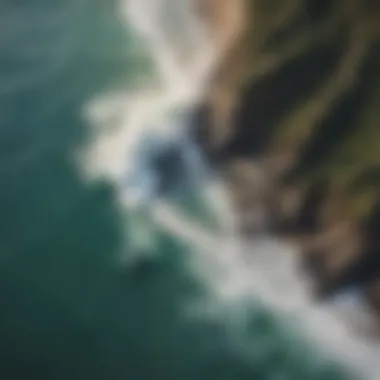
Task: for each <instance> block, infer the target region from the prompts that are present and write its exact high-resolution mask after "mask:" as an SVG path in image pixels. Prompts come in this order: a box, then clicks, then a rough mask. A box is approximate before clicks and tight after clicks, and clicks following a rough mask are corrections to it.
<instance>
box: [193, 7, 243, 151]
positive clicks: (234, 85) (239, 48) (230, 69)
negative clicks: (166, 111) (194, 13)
mask: <svg viewBox="0 0 380 380" xmlns="http://www.w3.org/2000/svg"><path fill="white" fill-rule="evenodd" d="M195 1H196V5H197V10H198V12H199V14H200V15H201V18H202V19H203V20H204V21H205V22H206V24H207V25H208V26H209V27H210V31H211V35H212V37H213V38H214V39H215V46H217V49H218V52H219V57H218V59H217V65H216V68H215V71H214V72H213V73H212V78H211V81H210V83H209V87H208V90H207V93H206V94H205V98H204V101H203V108H204V110H206V109H207V114H208V117H209V120H208V121H209V122H208V123H207V126H208V129H209V130H208V137H209V141H208V142H209V143H210V144H211V145H212V146H219V145H220V144H221V143H222V142H223V141H225V139H226V137H227V135H228V131H229V127H230V117H231V114H232V111H233V109H234V106H235V105H236V103H237V97H238V93H239V88H240V86H241V84H242V82H243V80H244V77H245V74H246V71H247V68H246V66H247V60H246V53H247V47H246V46H245V43H244V36H245V32H246V30H247V28H248V25H249V18H248V17H247V14H248V13H247V2H246V0H195Z"/></svg>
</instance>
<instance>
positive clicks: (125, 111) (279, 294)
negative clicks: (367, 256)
mask: <svg viewBox="0 0 380 380" xmlns="http://www.w3.org/2000/svg"><path fill="white" fill-rule="evenodd" d="M192 5H193V4H192V1H191V0H129V1H128V2H123V3H122V4H121V11H122V12H124V14H125V18H126V22H128V23H129V24H132V25H133V26H134V27H135V29H136V32H137V33H138V34H139V35H140V36H141V38H142V42H143V45H144V46H145V48H146V49H149V51H150V54H152V55H153V57H154V60H155V63H156V68H157V73H158V77H157V78H155V80H154V81H153V83H152V82H151V83H145V84H144V85H142V86H141V87H140V88H139V89H138V90H137V91H136V90H135V91H132V92H127V91H125V92H123V91H119V92H117V93H115V94H109V95H107V96H106V97H103V98H101V99H98V100H96V101H95V102H94V103H93V104H91V107H89V110H88V115H89V117H90V118H91V120H92V121H93V124H96V125H97V126H100V128H98V129H97V131H99V130H100V132H99V136H98V138H97V139H96V142H94V144H93V145H92V147H91V149H90V150H89V151H88V152H86V156H85V157H84V158H83V160H85V165H84V167H86V168H87V171H88V173H90V174H91V175H99V174H100V175H102V176H107V177H109V178H111V179H112V180H113V181H114V183H115V184H116V186H117V187H118V189H119V194H120V201H121V202H123V204H124V205H125V207H126V208H129V209H134V210H136V209H138V207H139V201H140V200H141V199H140V198H139V194H140V195H141V193H143V190H144V189H143V188H138V189H137V190H136V189H128V188H126V186H125V178H126V175H128V173H130V172H131V171H133V170H134V168H135V167H136V166H138V164H139V163H138V162H136V155H137V150H138V147H139V144H140V142H141V140H142V139H143V138H144V137H145V136H147V134H150V133H153V134H155V135H159V136H163V137H165V138H169V139H170V138H176V136H178V135H180V134H181V133H182V130H181V127H183V125H185V124H186V122H185V120H183V123H181V122H174V123H173V122H172V121H171V120H172V117H171V116H170V115H172V113H173V112H176V111H179V112H182V111H186V110H191V109H192V107H193V106H194V105H195V104H196V102H197V101H198V100H199V99H200V97H201V96H202V94H203V93H204V91H205V86H206V85H207V77H208V75H209V73H210V72H212V69H213V67H215V65H216V64H217V63H218V62H217V59H218V57H219V55H218V52H219V50H220V49H221V48H222V47H221V46H218V44H217V43H216V40H214V39H213V38H212V35H211V34H210V32H209V30H208V29H207V26H206V25H204V24H202V22H201V20H199V18H198V17H197V16H196V14H195V12H194V10H193V8H192ZM169 11H170V14H169ZM103 130H104V131H103ZM142 175H143V174H142ZM203 185H204V189H205V190H204V197H205V198H206V199H207V202H208V204H210V207H211V208H212V212H213V213H215V214H218V215H219V218H220V220H222V221H223V223H222V226H221V227H220V231H219V232H215V231H208V230H206V229H205V228H202V227H200V226H199V225H198V224H197V222H196V221H194V220H190V219H189V218H187V217H186V215H184V214H183V213H182V212H181V210H180V209H178V208H176V207H175V206H173V205H172V204H170V202H163V201H160V200H158V199H156V198H154V196H151V198H149V202H150V203H149V217H150V218H151V219H152V220H154V221H155V222H156V223H157V224H159V225H160V226H161V227H162V228H164V229H165V230H167V231H169V232H170V233H172V234H175V235H176V236H178V237H180V238H181V239H182V240H183V241H186V242H187V243H188V244H189V245H191V246H192V247H196V250H195V251H196V253H195V254H194V257H193V258H192V262H193V263H194V268H195V269H194V270H195V271H198V273H197V275H198V276H200V277H201V276H203V278H204V281H205V282H207V284H208V285H209V286H210V289H212V294H213V297H214V301H213V304H215V305H219V306H218V307H220V305H223V307H222V308H221V310H226V308H229V310H231V312H232V313H233V310H234V308H235V306H236V304H237V303H238V302H239V300H245V301H244V302H250V300H251V299H252V300H255V299H261V300H262V301H263V302H264V303H265V304H267V305H268V307H270V308H271V309H273V311H274V312H275V313H277V314H280V315H282V316H283V319H284V321H287V323H289V325H292V326H296V328H298V329H302V330H303V333H304V335H305V336H308V337H309V338H310V339H311V340H313V341H314V342H316V344H318V345H319V346H320V347H321V348H322V351H323V352H325V353H326V355H327V356H329V355H334V356H336V357H337V358H340V359H341V360H343V361H347V362H348V363H349V364H350V365H351V366H353V367H357V369H358V370H359V371H361V372H362V373H363V374H364V376H366V377H367V378H370V379H373V380H377V373H380V363H379V361H378V357H379V355H380V347H379V344H377V343H376V342H372V341H370V339H369V338H368V336H366V335H365V334H363V333H361V334H360V333H359V332H357V330H358V329H360V328H361V327H363V326H365V327H368V326H370V324H371V320H370V315H369V313H368V312H367V311H366V310H365V307H364V306H363V305H362V304H361V303H360V301H359V298H358V297H355V295H349V296H348V297H342V298H341V299H337V300H334V301H333V302H331V303H329V304H328V305H324V306H321V305H315V304H314V303H313V301H312V300H311V299H310V297H309V296H308V292H307V288H308V284H307V279H304V278H301V277H300V275H299V273H298V272H297V270H296V262H295V261H296V260H295V255H296V253H295V252H294V250H293V249H292V248H291V247H285V246H284V245H283V244H281V243H280V242H277V241H275V240H274V239H262V240H256V241H249V242H242V241H241V240H239V239H237V238H236V234H235V233H234V221H233V219H232V216H231V213H230V212H229V209H230V207H229V204H228V199H227V197H226V196H225V195H224V193H225V191H224V189H223V186H222V184H221V183H218V182H215V181H214V182H209V183H203ZM150 195H152V194H150ZM211 273H212V275H211ZM218 307H217V306H215V310H219V309H218ZM203 312H204V315H205V317H206V314H207V311H206V309H205V310H203ZM199 313H200V315H202V309H201V310H200V311H199V310H198V312H197V315H198V316H199ZM348 316H349V317H348ZM213 317H214V318H222V311H221V312H220V313H219V314H218V313H217V312H216V313H214V316H213ZM235 317H236V320H239V315H238V311H236V313H235ZM226 323H227V322H226ZM234 323H236V321H235V322H234ZM360 326H361V327H360ZM367 335H368V334H367ZM237 349H239V350H242V355H244V354H245V353H243V351H247V352H248V351H249V347H246V346H245V345H243V344H242V345H238V346H237Z"/></svg>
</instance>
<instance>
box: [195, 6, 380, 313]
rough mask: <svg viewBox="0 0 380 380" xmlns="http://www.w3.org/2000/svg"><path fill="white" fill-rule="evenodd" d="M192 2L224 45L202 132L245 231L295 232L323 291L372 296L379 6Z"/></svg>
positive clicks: (376, 265) (379, 266) (379, 262)
mask: <svg viewBox="0 0 380 380" xmlns="http://www.w3.org/2000/svg"><path fill="white" fill-rule="evenodd" d="M194 1H195V0H194ZM196 1H197V4H198V6H199V8H198V9H199V12H200V14H201V15H202V17H203V18H204V19H205V20H206V21H207V23H208V24H209V25H210V28H211V30H213V32H214V35H215V38H216V39H217V42H218V44H219V45H218V46H220V57H219V60H218V64H217V66H216V69H215V71H214V72H213V75H212V77H211V80H210V83H209V87H208V91H207V93H206V94H205V96H204V99H203V103H202V107H201V108H200V110H199V112H198V114H197V116H198V118H199V120H198V121H199V123H198V124H199V128H200V136H201V139H200V140H201V142H202V143H203V144H204V145H205V147H206V152H208V153H210V155H211V157H212V158H216V159H217V161H218V160H219V162H220V161H222V162H223V169H226V170H224V172H225V173H226V174H227V181H228V185H229V189H230V190H231V195H232V198H233V199H232V200H233V203H234V204H235V207H236V211H237V215H238V219H241V226H242V227H243V228H242V230H243V231H244V230H245V229H246V227H248V231H249V232H252V231H255V230H257V228H258V227H259V229H260V228H261V227H264V228H266V227H270V228H267V230H268V229H269V230H271V231H274V232H276V233H278V234H281V235H282V234H283V232H284V229H285V230H286V231H285V234H292V235H297V236H298V238H297V239H296V240H295V241H296V242H297V246H299V247H300V248H301V251H302V253H303V254H304V255H305V262H306V264H307V265H309V264H310V265H309V267H313V268H312V271H313V272H315V273H313V275H315V276H316V277H317V278H318V281H320V282H322V283H325V284H327V288H328V290H327V292H331V293H332V292H333V291H335V290H336V289H338V288H340V287H341V288H342V287H344V286H346V285H352V284H355V285H358V284H360V283H361V284H363V283H364V282H366V284H365V286H367V287H368V289H369V292H370V293H371V295H370V298H372V297H373V290H372V288H371V286H372V285H371V284H372V283H373V284H374V285H373V287H374V289H377V285H376V281H377V279H378V278H380V259H379V252H380V250H379V247H380V242H379V236H380V235H379V231H380V230H379V222H378V221H379V220H380V212H379V204H380V197H379V194H380V185H379V182H377V181H376V180H375V179H374V178H379V173H380V166H379V164H378V163H379V162H380V156H379V153H375V152H379V150H378V149H376V148H374V145H373V144H375V142H377V141H379V138H378V133H379V132H378V131H379V129H378V128H377V127H376V125H377V124H376V123H378V119H379V117H380V111H379V110H380V108H379V107H378V105H379V96H378V91H380V90H379V89H380V72H379V67H380V66H379V62H380V38H379V36H380V28H379V25H380V24H379V20H380V9H379V5H378V2H373V1H371V0H350V1H343V2H340V1H339V2H328V1H325V0H288V1H278V0H231V1H227V0H225V1H221V0H219V1H218V0H214V1H212V0H209V1H207V0H196ZM376 120H377V121H376ZM358 142H359V143H358ZM370 147H371V148H370ZM246 157H249V158H250V159H249V160H246V159H245V158H246ZM251 158H254V159H255V160H251ZM254 161H255V162H254ZM227 163H228V165H226V164H227ZM369 172H370V173H371V174H370V175H368V173H369ZM366 173H367V174H366ZM361 178H367V179H365V180H362V179H361ZM347 189H349V190H347ZM314 198H315V199H314ZM252 210H259V213H258V214H257V213H256V214H255V215H253V214H252V213H251V214H250V211H252ZM249 214H250V215H249ZM372 225H375V226H376V227H375V228H372V227H369V226H372ZM284 226H286V227H284ZM289 226H290V232H289ZM299 235H302V236H301V237H302V239H301V238H300V236H299ZM293 237H294V236H292V238H293ZM309 256H310V257H309ZM311 263H312V264H311ZM359 267H360V269H355V268H359ZM368 283H371V284H370V285H367V284H368ZM322 285H323V284H322ZM378 298H379V299H380V296H379V297H378ZM371 302H373V300H372V301H371ZM373 303H376V302H373ZM379 309H380V308H379Z"/></svg>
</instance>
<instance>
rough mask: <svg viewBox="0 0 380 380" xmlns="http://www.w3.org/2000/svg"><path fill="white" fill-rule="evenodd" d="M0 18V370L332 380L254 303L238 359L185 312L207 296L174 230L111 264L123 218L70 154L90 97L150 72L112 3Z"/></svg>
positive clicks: (218, 331)
mask: <svg viewBox="0 0 380 380" xmlns="http://www.w3.org/2000/svg"><path fill="white" fill-rule="evenodd" d="M0 18H1V21H0V180H1V182H0V184H1V187H0V378H1V379H4V380H19V379H20V380H22V379H28V380H30V379H39V380H44V379H48V380H51V379H52V380H53V379H54V380H59V379H64V380H69V379H70V380H74V379H80V380H87V379H91V380H94V379H101V380H103V379H104V380H106V379H107V380H118V379H123V380H124V379H132V380H135V379H143V380H145V379H146V380H150V379H152V380H156V379H167V380H170V379H173V380H186V379H189V380H193V379H196V378H199V379H205V380H206V379H207V380H211V379H234V380H240V379H241V380H245V379H250V380H253V379H257V380H272V379H273V380H275V379H289V380H297V379H300V380H308V379H323V380H328V379H341V378H343V377H342V375H341V374H340V370H339V369H338V368H337V367H336V366H335V364H334V363H328V362H326V363H325V364H324V365H320V366H313V365H312V364H313V360H314V355H315V354H314V353H313V351H312V350H307V349H304V347H303V346H300V345H295V344H294V343H292V339H291V337H289V336H288V334H285V333H284V332H283V331H282V330H281V329H280V328H279V326H278V325H277V323H276V321H275V317H274V316H273V315H271V314H270V313H269V312H267V311H265V310H264V309H262V308H259V307H258V306H257V307H256V308H254V309H253V310H251V311H250V313H252V314H251V315H252V317H250V318H249V323H247V325H242V326H241V331H240V333H241V334H242V335H243V336H244V337H245V339H248V340H249V341H250V342H251V344H252V348H253V350H254V351H255V352H256V356H254V357H252V358H249V359H247V357H246V356H244V355H242V354H240V353H239V352H238V351H237V350H236V349H235V347H234V346H233V345H232V344H231V342H230V340H229V339H230V338H229V336H228V335H227V334H226V331H225V328H224V327H223V324H221V323H217V322H215V321H214V322H213V321H195V320H194V321H189V320H188V319H186V318H184V316H183V314H182V312H181V311H182V310H183V308H182V306H185V305H186V304H187V303H188V302H189V300H192V299H197V298H198V297H200V298H201V299H202V298H203V297H206V295H207V292H206V290H205V289H204V288H203V286H202V284H200V283H198V282H197V281H196V279H195V278H193V277H192V276H191V275H190V273H189V272H188V271H187V270H186V266H185V264H184V261H183V257H184V256H186V255H187V254H191V252H190V250H189V248H188V247H186V246H184V245H183V243H181V242H179V241H177V240H176V239H175V237H173V236H167V235H165V234H164V233H162V234H159V236H158V237H157V243H156V246H155V248H154V249H155V250H156V251H157V252H159V253H160V254H161V255H160V260H158V261H154V262H151V263H150V262H146V263H142V265H140V266H138V267H137V268H136V269H135V270H132V271H127V270H125V269H124V268H122V267H120V266H118V265H117V264H116V263H117V260H115V258H116V256H117V254H119V253H120V249H121V247H122V246H123V243H124V242H125V240H127V242H128V238H129V237H128V233H132V232H130V231H129V230H128V218H130V219H131V218H133V216H128V214H126V212H125V210H122V209H121V208H120V206H119V205H118V203H117V201H116V196H115V190H114V189H113V186H112V184H111V183H107V182H100V181H97V182H89V181H85V180H84V179H83V178H82V175H81V174H80V171H79V168H78V167H77V164H76V163H75V162H74V161H73V160H72V156H73V151H74V150H75V149H77V148H78V147H81V146H84V145H85V144H86V143H87V142H88V140H89V125H88V123H87V121H86V119H85V118H84V117H83V107H84V106H85V105H86V104H87V103H88V101H89V100H90V99H91V98H93V97H94V96H95V95H97V94H101V93H103V92H104V91H106V90H107V89H108V88H111V87H115V86H128V84H129V83H132V82H133V80H134V78H135V77H136V76H138V75H140V73H141V72H144V71H146V70H149V68H150V67H151V66H150V64H151V62H150V60H149V58H146V59H144V57H140V56H138V57H137V56H135V55H133V54H130V51H131V50H133V49H134V48H135V46H136V41H135V40H134V38H133V36H132V34H131V33H130V31H128V29H127V27H126V26H125V24H124V23H123V20H122V19H121V17H120V13H119V12H118V9H117V7H116V2H115V1H113V0H107V1H102V0H71V1H70V0H28V1H22V0H19V1H2V2H1V3H0ZM137 45H138V43H137ZM125 218H127V222H126V221H125ZM126 223H127V228H126ZM125 234H127V236H125ZM127 246H128V244H127ZM127 254H128V252H127ZM300 344H301V343H300ZM255 358H256V359H255ZM276 374H277V375H282V376H283V377H275V375H276Z"/></svg>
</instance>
